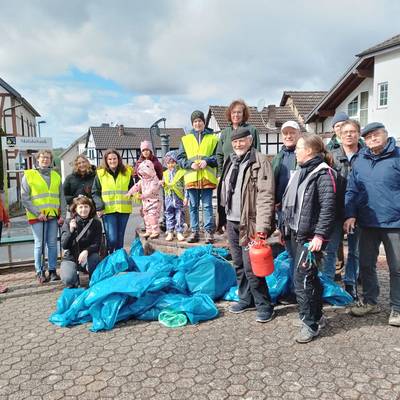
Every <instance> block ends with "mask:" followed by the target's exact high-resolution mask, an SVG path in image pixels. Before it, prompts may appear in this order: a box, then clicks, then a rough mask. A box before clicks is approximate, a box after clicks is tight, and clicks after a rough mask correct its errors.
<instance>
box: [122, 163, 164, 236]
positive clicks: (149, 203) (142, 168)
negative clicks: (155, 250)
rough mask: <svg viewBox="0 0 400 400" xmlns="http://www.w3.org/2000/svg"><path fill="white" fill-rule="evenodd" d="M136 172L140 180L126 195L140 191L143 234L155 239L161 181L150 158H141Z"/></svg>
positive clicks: (158, 229) (159, 208) (157, 230)
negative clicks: (144, 230)
mask: <svg viewBox="0 0 400 400" xmlns="http://www.w3.org/2000/svg"><path fill="white" fill-rule="evenodd" d="M137 172H138V176H139V178H140V180H139V182H137V183H136V184H135V185H134V186H132V188H131V189H130V190H129V192H128V193H127V195H128V196H132V195H133V194H134V193H140V198H141V200H142V207H143V219H144V225H145V228H146V233H145V234H144V235H143V236H144V237H145V238H146V239H147V238H148V237H150V239H155V238H157V237H158V236H159V235H160V227H159V225H158V219H159V217H160V210H161V201H160V186H161V185H162V182H161V181H160V179H158V176H157V173H156V171H155V169H154V164H153V163H152V162H151V161H150V160H143V161H142V162H141V163H140V165H139V167H138V170H137Z"/></svg>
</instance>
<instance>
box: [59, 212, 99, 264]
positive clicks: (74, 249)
mask: <svg viewBox="0 0 400 400" xmlns="http://www.w3.org/2000/svg"><path fill="white" fill-rule="evenodd" d="M76 220H77V229H75V230H74V232H73V233H71V231H70V230H69V223H70V221H71V219H70V218H68V219H66V220H65V222H64V225H63V226H62V228H61V245H62V247H63V249H64V250H66V251H65V253H64V256H63V258H64V260H68V261H74V262H76V263H77V262H78V256H79V254H80V253H81V252H82V251H83V250H87V251H88V253H89V255H90V254H92V253H98V252H99V251H100V245H101V241H102V236H103V230H102V226H101V222H100V220H98V219H97V218H94V219H93V222H92V224H91V225H90V227H89V229H88V230H87V231H86V232H85V234H84V235H83V236H82V237H81V239H80V240H79V242H78V243H77V242H76V241H75V239H76V237H77V236H78V235H79V233H80V232H81V231H82V229H83V228H84V226H85V225H86V224H87V223H88V221H89V219H87V220H83V219H81V218H80V217H76Z"/></svg>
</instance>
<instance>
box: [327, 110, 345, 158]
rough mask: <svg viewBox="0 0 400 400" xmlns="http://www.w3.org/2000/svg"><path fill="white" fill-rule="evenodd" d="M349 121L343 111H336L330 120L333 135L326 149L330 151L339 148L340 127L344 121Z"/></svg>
mask: <svg viewBox="0 0 400 400" xmlns="http://www.w3.org/2000/svg"><path fill="white" fill-rule="evenodd" d="M348 120H349V116H348V115H347V114H346V113H345V112H344V111H338V112H337V113H336V114H335V115H334V116H333V120H332V128H333V135H332V137H331V140H330V141H329V142H328V144H327V145H326V148H327V149H328V150H329V151H331V150H332V149H334V148H336V147H339V146H340V127H341V126H342V125H343V123H344V122H345V121H348Z"/></svg>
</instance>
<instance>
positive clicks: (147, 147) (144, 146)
mask: <svg viewBox="0 0 400 400" xmlns="http://www.w3.org/2000/svg"><path fill="white" fill-rule="evenodd" d="M143 150H150V151H151V152H152V153H153V146H152V145H151V143H150V142H149V141H148V140H143V142H142V143H140V151H143Z"/></svg>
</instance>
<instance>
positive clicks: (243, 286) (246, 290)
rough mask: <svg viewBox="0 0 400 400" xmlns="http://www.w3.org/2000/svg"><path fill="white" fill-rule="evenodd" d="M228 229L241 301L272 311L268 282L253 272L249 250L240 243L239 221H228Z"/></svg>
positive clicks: (258, 308)
mask: <svg viewBox="0 0 400 400" xmlns="http://www.w3.org/2000/svg"><path fill="white" fill-rule="evenodd" d="M226 230H227V233H228V240H229V247H230V250H231V255H232V260H233V264H234V266H235V271H236V280H237V284H238V293H239V302H240V303H241V304H243V305H244V306H249V307H253V306H255V307H256V308H257V310H258V311H271V310H272V309H273V306H272V304H271V298H270V296H269V291H268V286H267V282H266V281H265V278H259V277H257V276H255V275H254V274H253V270H252V268H251V264H250V257H249V250H248V249H246V247H243V246H240V245H239V222H232V221H227V226H226Z"/></svg>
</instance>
